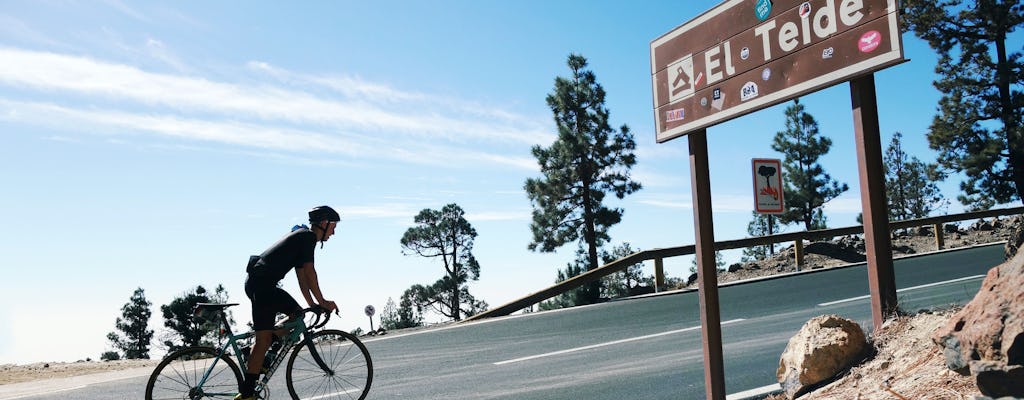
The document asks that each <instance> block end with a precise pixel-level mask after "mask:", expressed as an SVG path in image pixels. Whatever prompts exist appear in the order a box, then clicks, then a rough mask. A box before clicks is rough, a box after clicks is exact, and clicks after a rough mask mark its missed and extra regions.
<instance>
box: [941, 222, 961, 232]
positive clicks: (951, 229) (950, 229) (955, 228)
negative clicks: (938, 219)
mask: <svg viewBox="0 0 1024 400" xmlns="http://www.w3.org/2000/svg"><path fill="white" fill-rule="evenodd" d="M942 230H944V231H946V233H958V232H960V227H958V226H956V224H946V225H945V226H943V227H942Z"/></svg>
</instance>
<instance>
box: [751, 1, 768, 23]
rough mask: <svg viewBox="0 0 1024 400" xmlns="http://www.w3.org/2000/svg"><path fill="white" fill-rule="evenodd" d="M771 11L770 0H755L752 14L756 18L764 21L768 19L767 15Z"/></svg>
mask: <svg viewBox="0 0 1024 400" xmlns="http://www.w3.org/2000/svg"><path fill="white" fill-rule="evenodd" d="M771 13H772V1H771V0H757V4H755V5H754V15H757V20H758V21H762V22H764V20H766V19H768V16H769V15H771Z"/></svg>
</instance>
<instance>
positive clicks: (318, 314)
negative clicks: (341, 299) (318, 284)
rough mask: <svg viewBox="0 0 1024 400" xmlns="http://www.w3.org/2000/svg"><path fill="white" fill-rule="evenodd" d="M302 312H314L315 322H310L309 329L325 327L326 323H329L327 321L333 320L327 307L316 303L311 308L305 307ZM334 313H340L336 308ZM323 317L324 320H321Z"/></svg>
mask: <svg viewBox="0 0 1024 400" xmlns="http://www.w3.org/2000/svg"><path fill="white" fill-rule="evenodd" d="M302 313H303V315H305V314H306V313H313V323H311V324H309V326H308V327H307V329H320V328H323V327H324V325H327V322H328V321H330V320H331V313H330V312H328V311H327V309H326V308H323V307H322V306H320V305H315V306H313V307H309V308H303V309H302ZM334 313H335V314H338V310H334ZM338 315H340V314H338ZM324 316H326V317H324ZM321 318H323V321H320V319H321Z"/></svg>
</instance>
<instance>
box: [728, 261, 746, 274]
mask: <svg viewBox="0 0 1024 400" xmlns="http://www.w3.org/2000/svg"><path fill="white" fill-rule="evenodd" d="M742 269H743V264H740V263H735V264H733V265H730V266H729V272H736V271H740V270H742Z"/></svg>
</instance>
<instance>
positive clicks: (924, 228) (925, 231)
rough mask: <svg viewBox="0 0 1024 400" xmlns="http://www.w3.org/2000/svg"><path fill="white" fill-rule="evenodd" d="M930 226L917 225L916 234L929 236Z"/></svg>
mask: <svg viewBox="0 0 1024 400" xmlns="http://www.w3.org/2000/svg"><path fill="white" fill-rule="evenodd" d="M931 235H932V227H930V226H919V227H917V236H931Z"/></svg>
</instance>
